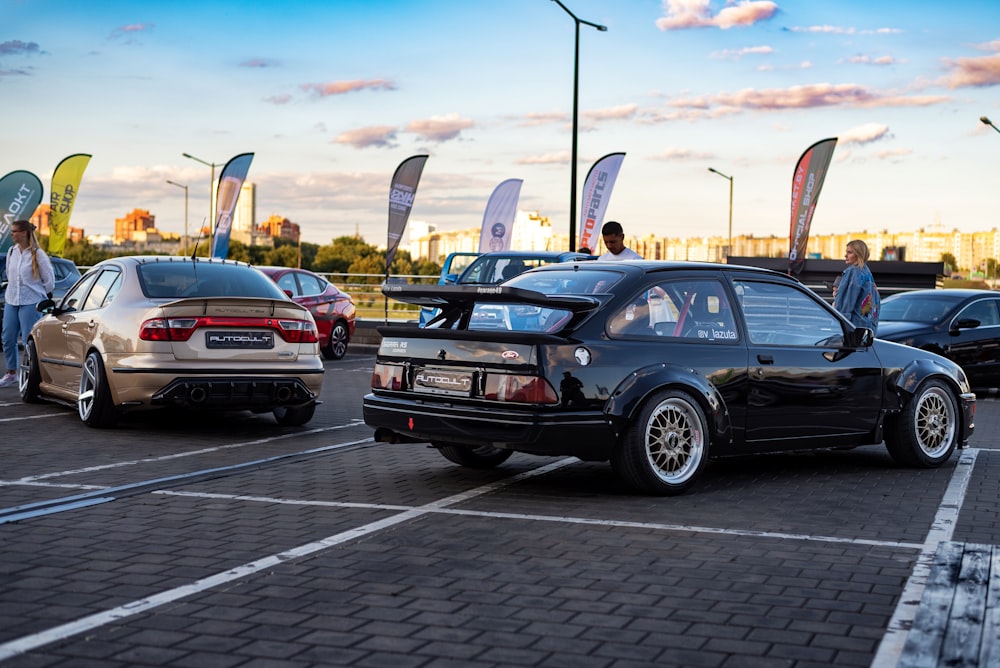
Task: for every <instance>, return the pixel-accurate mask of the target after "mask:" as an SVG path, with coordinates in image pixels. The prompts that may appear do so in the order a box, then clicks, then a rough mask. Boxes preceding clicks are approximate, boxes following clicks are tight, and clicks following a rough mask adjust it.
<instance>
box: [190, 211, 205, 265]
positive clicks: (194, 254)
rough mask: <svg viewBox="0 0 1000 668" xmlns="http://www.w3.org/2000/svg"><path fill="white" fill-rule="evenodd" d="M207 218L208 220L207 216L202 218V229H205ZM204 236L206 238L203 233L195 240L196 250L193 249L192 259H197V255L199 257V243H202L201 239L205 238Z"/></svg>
mask: <svg viewBox="0 0 1000 668" xmlns="http://www.w3.org/2000/svg"><path fill="white" fill-rule="evenodd" d="M206 220H207V219H206V218H202V219H201V229H202V230H204V229H205V221H206ZM204 238H205V235H204V234H201V235H200V236H199V237H198V239H197V240H195V242H194V250H193V251H191V259H192V260H193V259H195V258H196V257H198V244H200V243H201V240H202V239H204Z"/></svg>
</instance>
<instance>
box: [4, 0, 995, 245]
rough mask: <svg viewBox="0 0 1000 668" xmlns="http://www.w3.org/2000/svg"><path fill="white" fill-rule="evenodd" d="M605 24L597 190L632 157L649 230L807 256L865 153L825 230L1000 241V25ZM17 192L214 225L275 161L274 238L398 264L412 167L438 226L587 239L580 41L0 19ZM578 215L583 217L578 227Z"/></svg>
mask: <svg viewBox="0 0 1000 668" xmlns="http://www.w3.org/2000/svg"><path fill="white" fill-rule="evenodd" d="M564 4H566V6H567V7H569V9H571V10H572V11H573V12H574V13H575V14H576V15H577V16H578V17H580V18H581V19H584V20H587V21H591V22H594V23H599V24H603V25H606V26H607V27H608V30H607V32H598V31H596V30H594V29H593V28H590V27H588V26H586V25H583V26H581V29H580V88H579V90H580V115H579V124H580V133H579V158H580V159H579V166H578V172H577V173H578V187H582V182H583V179H584V176H585V175H586V173H587V170H588V169H589V167H590V165H591V164H592V163H593V161H594V160H596V159H598V158H599V157H601V156H602V155H605V154H607V153H611V152H616V151H624V152H625V153H626V157H625V160H624V163H623V165H622V169H621V172H620V174H619V177H618V181H617V184H616V186H615V190H614V192H613V194H612V197H611V200H610V206H609V208H608V212H607V217H606V219H616V220H619V221H621V222H622V224H623V225H624V226H625V228H626V232H627V233H630V234H643V235H644V234H650V233H652V234H657V235H662V236H679V237H686V236H707V235H719V236H725V235H726V234H727V224H728V206H729V199H728V196H729V184H728V183H727V182H726V180H724V179H723V178H721V177H719V176H717V175H715V174H712V173H710V172H709V171H708V168H709V167H714V168H715V169H717V170H719V171H720V172H723V173H725V174H727V175H731V176H733V177H734V205H733V233H734V234H735V235H739V234H755V235H770V234H777V235H783V236H787V235H788V229H789V215H790V212H789V202H790V192H791V176H792V170H793V168H794V166H795V162H796V160H797V159H798V157H799V155H800V154H801V153H802V151H804V150H805V149H806V148H807V147H808V146H809V145H811V144H812V143H814V142H815V141H818V140H820V139H823V138H826V137H833V136H836V137H839V138H840V141H839V143H838V145H837V149H836V151H835V153H834V157H833V164H832V165H831V168H830V172H829V173H828V176H827V179H826V183H825V185H824V188H823V192H822V195H821V197H820V201H819V204H818V206H817V209H816V214H815V217H814V220H813V233H814V234H826V233H833V232H838V231H848V230H850V231H862V230H868V231H876V230H882V229H885V230H889V231H912V230H916V229H920V228H927V229H930V228H932V227H933V226H935V225H937V224H940V225H941V226H942V227H943V228H944V229H945V230H951V229H960V230H963V231H974V230H986V229H991V228H993V227H1000V187H998V180H1000V168H998V165H1000V160H998V158H1000V134H998V133H997V132H996V131H994V130H993V129H992V128H990V127H989V126H986V125H984V124H982V123H981V122H980V121H979V118H980V117H981V116H984V115H985V116H988V117H990V118H992V119H993V120H994V122H996V123H997V124H1000V2H996V0H969V1H966V2H962V3H958V4H955V3H932V2H922V1H916V2H913V1H911V2H905V3H904V2H897V1H894V0H880V1H878V2H874V1H872V0H866V1H864V2H860V1H855V0H837V1H828V0H794V1H792V0H788V1H777V2H771V1H763V0H758V1H751V2H735V3H728V4H727V3H724V2H720V1H716V0H712V1H711V2H709V1H707V0H670V1H667V2H655V1H642V0H616V1H615V2H610V1H604V2H599V1H597V0H564ZM0 8H2V9H0V16H2V21H0V91H2V97H3V99H4V100H5V101H6V104H5V105H4V107H5V108H4V113H3V116H2V118H3V121H4V124H5V126H6V129H7V132H6V133H5V135H6V136H5V139H4V142H3V151H2V153H0V162H2V163H3V164H0V173H7V172H9V171H13V170H16V169H26V170H29V171H33V172H35V173H36V174H37V175H38V176H39V177H41V179H42V181H43V183H44V184H45V188H46V193H45V201H47V199H48V184H49V179H50V178H51V174H52V170H53V169H54V168H55V166H56V164H58V162H59V161H60V160H61V159H62V158H64V157H65V156H67V155H70V154H72V153H90V154H92V155H93V158H92V160H91V162H90V165H89V167H88V168H87V171H86V173H85V175H84V179H83V183H82V184H81V187H80V191H79V194H78V197H77V201H76V205H75V208H74V211H73V217H72V220H71V224H72V225H73V226H75V227H83V228H85V230H86V232H87V234H109V233H111V231H112V230H113V227H114V219H115V218H119V217H123V216H125V215H126V214H127V213H128V212H130V211H132V209H135V208H142V209H149V210H150V212H151V213H153V214H154V215H155V216H156V220H157V226H158V227H159V228H161V229H163V230H166V231H174V232H180V231H182V230H183V225H184V193H183V190H181V189H179V188H176V187H174V186H171V185H169V184H167V183H166V182H165V181H166V180H167V179H170V180H173V181H177V182H179V183H182V184H187V185H188V186H189V198H190V202H189V204H190V224H191V226H192V229H193V228H194V227H196V226H197V225H199V224H201V223H202V221H203V220H204V219H205V218H207V217H208V214H209V204H208V197H209V174H210V170H209V168H208V167H206V166H204V165H202V164H199V163H197V162H195V161H192V160H189V159H186V158H183V157H182V156H181V154H182V153H184V152H187V153H190V154H193V155H195V156H198V157H199V158H202V159H204V160H206V161H208V162H216V163H219V164H220V165H221V164H223V163H225V162H226V161H227V160H228V159H229V158H231V157H233V156H235V155H237V154H239V153H244V152H253V153H254V154H255V157H254V161H253V164H252V166H251V168H250V174H249V177H248V178H249V179H250V180H251V181H253V182H255V183H257V196H258V206H257V215H258V218H259V219H261V220H263V219H266V218H267V217H268V216H269V215H272V214H279V215H282V216H285V217H287V218H289V219H290V220H292V221H293V222H296V223H299V224H300V225H301V226H302V230H303V238H304V239H305V240H306V241H311V242H315V243H328V242H329V241H330V240H331V239H333V238H335V237H337V236H341V235H345V234H354V233H355V231H359V232H360V233H361V235H362V236H363V237H364V238H365V239H366V240H367V241H369V242H370V243H375V244H384V243H385V237H386V224H387V218H388V190H389V180H390V177H391V175H392V172H393V171H394V169H395V168H396V166H397V165H398V164H399V162H400V161H402V160H403V159H405V158H406V157H408V156H410V155H414V154H418V153H426V154H428V155H429V156H430V157H429V159H428V161H427V164H426V167H425V168H424V172H423V177H422V179H421V182H420V186H419V189H418V191H417V197H416V201H415V203H414V206H413V210H412V213H411V220H416V219H419V220H425V221H428V222H430V223H434V224H437V225H438V226H439V228H440V229H445V230H449V229H464V228H469V227H477V226H479V225H480V223H481V222H482V217H483V210H484V208H485V205H486V201H487V199H488V198H489V195H490V193H491V192H492V190H493V188H494V187H495V186H496V185H497V184H499V183H500V182H501V181H503V180H505V179H508V178H520V179H523V180H524V184H523V186H522V189H521V199H520V208H521V209H525V210H531V211H535V210H537V211H539V212H540V213H541V214H542V215H547V216H549V217H550V218H551V219H552V222H553V224H554V226H555V227H556V229H557V230H560V231H564V232H565V231H568V229H569V221H568V215H569V202H570V192H569V191H570V148H571V133H570V127H571V117H572V113H571V112H572V99H573V97H572V95H573V88H572V83H573V79H572V77H573V40H574V23H573V20H572V19H571V18H570V16H569V15H567V14H566V13H565V12H564V11H563V10H562V9H561V8H560V7H559V5H558V4H556V3H555V2H553V1H551V0H504V1H503V2H489V1H487V0H441V1H436V0H426V1H420V0H415V1H412V2H397V1H395V0H369V1H356V2H355V1H338V0H327V1H326V2H303V1H295V0H292V1H283V2H280V3H279V2H258V3H244V2H189V1H187V0H180V1H175V2H156V3H153V2H114V1H110V2H95V3H80V2H68V1H63V0H52V1H48V0H0ZM579 208H580V204H579V196H578V197H577V209H578V210H579Z"/></svg>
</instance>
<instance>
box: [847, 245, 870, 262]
mask: <svg viewBox="0 0 1000 668" xmlns="http://www.w3.org/2000/svg"><path fill="white" fill-rule="evenodd" d="M847 247H848V248H850V249H851V250H852V251H854V257H856V258H858V266H859V267H863V266H865V264H866V263H867V262H868V244H866V243H865V242H864V241H862V240H861V239H854V240H853V241H848V242H847Z"/></svg>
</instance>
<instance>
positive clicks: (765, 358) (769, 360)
mask: <svg viewBox="0 0 1000 668" xmlns="http://www.w3.org/2000/svg"><path fill="white" fill-rule="evenodd" d="M757 361H758V362H760V363H761V364H774V358H773V357H771V356H770V355H757Z"/></svg>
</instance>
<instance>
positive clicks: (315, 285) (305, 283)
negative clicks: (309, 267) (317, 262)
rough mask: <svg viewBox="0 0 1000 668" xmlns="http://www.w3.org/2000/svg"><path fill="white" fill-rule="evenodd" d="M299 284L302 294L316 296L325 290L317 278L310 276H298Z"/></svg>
mask: <svg viewBox="0 0 1000 668" xmlns="http://www.w3.org/2000/svg"><path fill="white" fill-rule="evenodd" d="M298 277H299V284H300V285H301V286H302V294H304V295H318V294H320V293H321V292H323V290H324V289H325V288H324V286H323V284H322V283H321V282H320V279H319V277H317V276H313V275H312V274H298Z"/></svg>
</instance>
